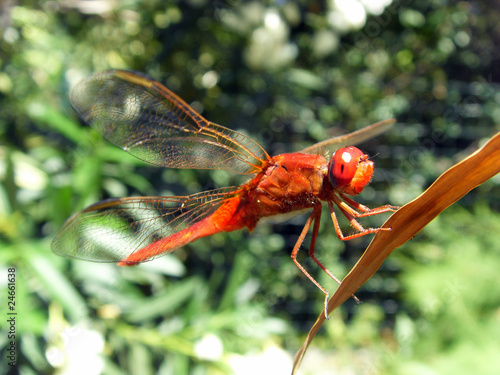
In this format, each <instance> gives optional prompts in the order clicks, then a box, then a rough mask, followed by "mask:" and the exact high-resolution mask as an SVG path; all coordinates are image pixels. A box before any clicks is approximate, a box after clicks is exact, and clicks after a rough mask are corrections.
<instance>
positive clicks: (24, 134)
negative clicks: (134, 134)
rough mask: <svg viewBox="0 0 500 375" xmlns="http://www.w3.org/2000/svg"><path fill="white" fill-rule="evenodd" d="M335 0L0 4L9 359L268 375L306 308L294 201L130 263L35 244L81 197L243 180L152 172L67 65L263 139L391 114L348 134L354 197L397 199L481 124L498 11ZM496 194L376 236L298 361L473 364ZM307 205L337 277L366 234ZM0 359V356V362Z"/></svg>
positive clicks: (487, 363) (303, 140) (493, 319)
mask: <svg viewBox="0 0 500 375" xmlns="http://www.w3.org/2000/svg"><path fill="white" fill-rule="evenodd" d="M333 4H334V2H333V1H332V2H327V4H326V5H322V4H320V3H318V4H316V5H314V6H311V5H310V4H309V2H305V1H302V2H257V1H255V2H237V1H227V2H225V1H216V2H208V1H203V0H201V1H186V2H184V1H182V2H175V1H172V2H164V1H158V0H155V1H149V2H142V1H135V0H134V1H127V2H105V1H102V2H57V1H38V2H30V1H25V2H21V3H19V4H16V3H13V2H7V3H6V4H5V5H0V7H2V18H1V19H0V31H2V32H1V33H0V35H1V38H2V39H1V40H0V64H1V67H2V69H1V71H0V103H1V111H0V266H1V269H2V270H6V269H7V268H9V267H15V268H16V276H17V283H16V298H17V302H18V303H17V305H16V306H17V307H18V314H19V320H18V326H17V327H16V328H17V332H16V333H17V336H16V340H17V344H18V347H17V348H18V351H17V358H18V370H19V371H20V372H21V373H26V374H31V373H36V374H50V373H54V372H55V371H56V369H66V370H67V372H66V373H76V372H75V371H76V370H75V368H76V369H80V370H81V368H86V371H87V372H86V373H88V374H92V373H98V370H99V368H100V367H101V366H104V370H103V373H105V374H122V373H128V374H135V373H137V374H156V373H158V374H185V373H200V374H202V373H208V374H219V373H231V372H238V373H242V372H243V370H241V369H244V370H246V371H248V370H249V369H251V370H253V372H254V373H259V372H264V370H266V371H271V370H273V369H275V371H271V372H272V373H287V372H288V369H289V368H290V363H291V357H290V354H287V352H284V350H286V351H288V352H293V351H294V350H296V349H297V348H298V347H299V345H300V343H301V340H302V338H303V336H304V334H305V332H307V330H308V328H309V326H310V325H311V323H312V322H313V321H314V319H315V317H316V316H317V315H318V314H319V312H320V311H321V308H322V306H323V295H322V293H321V292H319V291H318V290H317V289H316V288H315V286H314V285H312V284H311V285H310V283H309V282H308V281H307V280H306V279H305V278H303V277H302V276H301V275H299V274H300V271H299V270H297V269H296V267H295V265H294V264H293V263H292V262H291V260H290V257H289V254H290V251H291V249H292V247H293V244H294V243H295V241H296V239H297V236H298V234H299V233H300V230H301V229H302V226H303V224H304V221H305V218H304V216H303V215H300V216H298V217H296V218H293V219H290V220H288V221H285V222H273V221H270V222H269V221H268V222H263V223H261V224H260V225H259V226H258V227H257V228H256V230H255V231H254V232H253V233H251V234H249V233H247V232H246V231H240V232H233V233H229V234H220V235H216V236H213V237H210V238H205V239H201V240H199V241H197V242H195V243H193V244H190V245H189V246H186V248H185V249H181V250H178V251H177V252H175V253H174V254H171V255H168V256H166V257H163V258H160V259H157V260H155V261H154V262H151V263H149V264H145V265H141V266H139V267H135V268H127V269H123V268H119V267H116V266H115V265H110V264H95V263H85V262H81V261H77V260H71V259H62V258H59V257H57V256H55V255H54V254H53V253H52V252H51V251H50V241H51V238H52V237H53V235H54V233H55V231H56V230H57V229H58V228H59V227H60V226H61V225H62V223H63V222H64V220H66V219H67V218H68V217H69V216H70V215H72V214H73V213H75V212H76V211H78V210H79V209H82V208H84V207H86V206H87V205H89V204H92V203H95V202H96V201H98V200H99V199H103V198H107V197H120V196H129V195H167V194H169V195H172V194H175V195H185V194H189V193H194V192H198V191H202V190H205V189H207V188H209V187H213V186H214V185H215V186H227V185H232V184H239V183H241V182H244V181H242V180H238V179H237V178H234V177H233V176H229V175H227V174H225V173H224V172H223V173H221V172H218V171H214V172H213V173H212V172H210V173H209V172H204V171H191V170H179V171H177V170H175V171H172V170H164V171H162V170H160V169H157V168H152V167H149V166H146V165H145V164H144V163H143V162H141V161H138V160H137V159H135V158H133V157H131V156H130V155H128V154H127V153H125V152H123V151H122V150H119V149H117V148H115V147H114V146H112V145H110V144H108V143H107V142H106V141H104V140H102V139H101V138H100V137H99V136H97V135H96V134H95V132H93V131H92V130H91V129H89V128H87V127H85V126H84V125H81V124H80V122H79V121H78V119H77V118H76V116H75V115H74V113H73V111H72V109H71V108H70V104H69V101H68V92H69V89H70V87H71V86H72V85H73V84H75V83H76V82H77V81H78V80H79V79H81V78H83V77H84V76H86V75H87V74H90V73H92V72H95V71H100V70H105V69H116V68H124V69H133V70H138V71H142V72H146V73H148V74H149V75H151V76H153V77H154V78H155V79H157V80H159V81H161V82H163V83H165V84H166V85H167V86H168V87H169V88H171V89H172V90H173V91H174V92H176V93H177V94H178V95H179V96H180V97H182V98H184V99H185V100H186V101H187V102H189V103H192V104H193V106H194V107H195V108H196V109H197V110H200V111H202V113H203V115H204V116H205V117H206V118H208V119H210V120H212V121H215V122H217V123H220V124H222V125H224V126H227V127H230V128H232V129H235V130H239V131H243V132H245V133H248V134H249V135H250V136H251V137H252V138H253V139H255V140H257V141H259V142H260V143H261V144H262V145H263V146H264V147H265V148H266V150H268V152H269V153H270V154H278V153H282V152H289V151H296V150H300V149H301V148H302V147H304V146H307V145H310V144H312V143H314V142H316V141H321V140H323V139H325V138H328V137H330V136H332V135H334V134H339V133H342V132H347V131H351V130H355V129H358V128H360V127H362V126H364V125H368V124H370V123H373V122H376V121H378V120H382V119H386V118H389V117H393V116H395V117H397V118H398V120H399V122H400V125H399V126H398V127H397V128H396V129H395V130H394V131H392V132H391V133H390V134H387V135H384V136H382V137H380V138H378V139H375V140H373V141H370V142H368V143H366V144H365V145H363V147H364V148H365V150H366V151H367V152H369V153H371V154H378V155H377V157H376V159H375V161H376V164H377V168H378V169H377V172H376V175H375V177H374V180H373V181H372V184H371V185H370V187H368V188H367V189H365V191H364V192H363V194H362V195H361V196H360V197H358V198H357V199H358V200H359V201H360V202H362V203H364V204H366V205H368V206H377V205H381V204H386V203H391V204H398V205H402V204H404V203H406V202H407V201H409V200H411V199H413V198H414V197H415V196H416V195H417V194H418V193H419V192H421V191H422V190H423V189H424V188H425V187H427V186H428V185H429V184H430V183H431V182H432V181H433V180H434V179H435V178H436V177H437V176H438V175H439V174H440V173H441V172H443V171H444V170H445V169H446V168H448V167H449V166H450V165H452V164H453V163H454V162H455V161H456V160H457V159H459V158H461V157H463V156H465V155H467V154H468V153H470V152H472V151H473V150H474V148H476V146H477V144H478V143H479V142H481V139H483V138H486V137H488V136H489V135H491V134H492V133H493V132H494V131H495V129H497V130H498V125H495V124H500V110H499V109H498V108H499V102H500V95H499V94H498V84H497V83H498V77H497V75H496V74H497V69H495V68H496V65H498V64H497V63H498V55H497V50H498V48H497V46H496V45H495V39H494V38H493V37H492V31H491V30H494V28H495V27H496V24H497V21H498V16H499V14H498V11H497V10H495V9H493V8H491V7H490V5H489V4H488V3H487V2H473V3H464V2H461V3H456V4H455V3H453V4H442V2H436V1H434V2H417V3H414V4H413V3H411V4H410V3H407V2H403V3H401V2H393V3H392V4H390V5H389V6H387V7H386V8H385V10H384V9H380V12H377V11H376V10H373V11H371V12H368V14H367V16H366V19H365V20H364V21H363V22H361V23H359V24H356V23H354V24H352V23H349V22H347V21H346V19H345V18H342V17H341V13H339V12H340V11H339V10H338V9H334V5H333ZM99 6H102V7H107V8H106V9H104V8H98V7H99ZM359 6H360V7H362V6H361V5H359ZM362 9H364V8H361V10H362ZM382 11H383V12H382ZM357 14H360V13H359V12H358V13H357ZM341 21H342V22H341ZM334 125H341V126H342V129H341V130H338V129H334ZM452 188H453V187H452V186H450V189H452ZM498 202H500V189H499V187H498V179H496V180H493V181H489V182H488V183H486V184H484V185H483V186H481V187H480V188H478V189H476V191H473V192H471V193H470V194H469V195H468V196H466V197H465V198H464V199H463V200H462V201H461V202H460V206H457V207H455V208H453V209H450V210H448V211H446V212H445V213H444V214H443V215H442V216H440V217H438V219H436V220H435V221H434V222H433V223H432V224H431V225H430V226H428V227H427V228H426V229H425V230H424V231H423V232H422V233H421V234H419V235H418V236H417V237H416V238H415V239H414V240H413V241H412V242H411V243H409V244H407V245H406V246H405V247H404V248H402V249H401V252H399V253H396V254H394V256H392V257H391V258H392V259H390V260H389V261H388V262H386V264H385V266H384V268H383V269H381V270H380V272H379V273H378V274H377V275H376V276H375V277H374V278H372V279H371V280H370V281H369V282H368V283H367V285H366V286H364V287H363V288H362V289H361V290H360V291H359V293H358V294H357V296H358V297H359V298H360V299H361V300H362V301H364V303H363V304H361V305H359V306H356V305H355V303H354V302H353V301H352V300H351V301H349V302H348V303H346V305H345V307H344V309H343V310H341V311H340V312H337V313H335V314H334V316H333V319H332V320H331V321H329V322H327V324H326V325H325V328H326V329H325V332H324V334H323V335H321V336H320V337H318V338H317V339H316V341H315V344H316V347H315V348H312V349H313V350H311V352H310V353H308V354H307V355H306V359H305V362H304V367H303V371H304V373H305V374H307V373H319V372H321V371H328V372H331V370H332V368H335V369H337V370H338V371H339V372H340V371H341V370H342V369H344V370H346V371H347V369H350V370H352V371H353V372H357V373H368V372H372V373H380V374H390V373H394V374H402V373H403V374H404V373H408V374H413V373H422V372H429V373H454V374H460V373H470V372H471V371H472V369H474V370H476V371H477V372H480V373H484V374H486V373H493V371H494V370H495V367H494V363H493V362H492V358H495V353H496V352H497V351H498V343H497V341H498V340H497V338H498V336H499V333H500V332H499V331H500V326H499V323H498V300H499V297H500V296H499V293H500V292H499V291H500V289H498V287H497V285H498V284H499V283H498V281H499V280H498V272H496V271H497V270H498V268H499V267H500V258H499V257H498V251H497V250H498V249H499V248H500V246H499V243H498V235H497V233H498V232H497V230H499V229H500V228H499V227H500V219H499V217H500V216H499V214H498V209H499V205H498ZM324 214H325V215H324V217H323V221H322V225H321V229H320V232H321V233H320V237H319V238H318V244H317V252H318V257H319V258H320V259H321V261H322V262H323V263H324V264H325V265H326V266H327V267H328V268H329V269H331V270H332V271H333V273H334V274H336V275H339V276H342V275H345V273H346V272H348V270H349V269H350V267H351V266H352V265H353V264H354V263H355V261H356V259H357V257H359V255H360V253H361V252H362V250H363V249H364V248H365V247H366V245H367V241H368V239H361V240H359V241H352V242H351V243H347V244H343V243H340V241H338V240H337V239H336V237H335V233H334V231H333V227H332V224H331V221H330V220H329V218H328V216H327V215H326V212H325V213H324ZM377 220H382V218H374V219H373V220H371V219H368V218H367V220H363V224H366V226H377V225H380V224H381V221H377ZM343 225H344V226H345V227H347V223H343ZM303 253H304V254H299V256H300V257H301V258H300V260H301V262H302V263H303V264H304V265H305V266H306V268H308V269H309V270H311V271H312V272H313V273H314V275H315V276H316V277H317V278H318V280H319V281H320V282H321V283H322V284H323V285H325V286H326V287H327V288H328V289H330V290H333V289H334V288H335V284H334V282H333V281H332V280H330V279H329V278H328V277H327V276H325V275H323V274H322V273H320V272H316V271H315V270H316V268H317V267H316V266H315V265H314V263H313V262H311V261H310V260H309V259H308V258H307V256H306V253H307V251H306V250H305V249H304V251H303ZM5 274H6V273H5V272H3V273H2V278H3V280H5V277H4V275H5ZM3 282H4V283H5V281H3ZM2 289H5V288H2ZM0 296H5V294H0ZM5 301H6V300H5V297H4V299H3V300H2V305H4V306H5V305H6V303H5ZM2 313H3V315H2V319H3V318H5V316H6V312H4V310H2ZM3 327H4V326H3V325H2V331H1V332H0V347H2V348H4V347H6V346H7V344H8V342H7V333H6V332H5V329H4V328H3ZM313 346H314V344H313ZM268 358H273V361H269V360H268ZM2 360H3V359H2ZM266 361H267V362H266ZM276 363H278V365H276ZM272 366H278V367H276V368H273V367H272ZM287 366H288V367H287ZM238 369H239V370H240V371H238ZM8 370H9V368H8V367H6V366H4V363H3V362H2V366H0V374H3V373H7V371H8Z"/></svg>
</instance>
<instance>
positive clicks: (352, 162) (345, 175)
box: [328, 146, 364, 189]
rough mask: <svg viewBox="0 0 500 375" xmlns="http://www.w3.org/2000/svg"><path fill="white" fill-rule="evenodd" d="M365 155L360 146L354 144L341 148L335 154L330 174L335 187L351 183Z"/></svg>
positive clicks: (331, 162)
mask: <svg viewBox="0 0 500 375" xmlns="http://www.w3.org/2000/svg"><path fill="white" fill-rule="evenodd" d="M363 155H364V154H363V152H362V151H361V150H360V149H359V148H356V147H353V146H349V147H343V148H340V149H338V150H337V151H336V152H335V154H333V156H332V159H331V161H330V167H329V170H328V176H329V178H330V182H331V183H332V185H333V187H334V188H336V189H338V188H342V187H344V186H347V185H349V184H350V182H351V180H352V179H353V178H354V175H355V174H356V171H357V169H358V164H359V162H360V160H361V157H362V156H363Z"/></svg>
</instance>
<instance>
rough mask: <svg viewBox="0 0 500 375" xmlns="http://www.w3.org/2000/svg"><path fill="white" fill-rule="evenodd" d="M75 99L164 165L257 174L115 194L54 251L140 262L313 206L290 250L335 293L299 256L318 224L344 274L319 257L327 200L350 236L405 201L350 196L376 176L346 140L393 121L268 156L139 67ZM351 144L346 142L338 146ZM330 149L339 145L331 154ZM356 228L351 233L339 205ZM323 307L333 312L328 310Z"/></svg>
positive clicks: (86, 88)
mask: <svg viewBox="0 0 500 375" xmlns="http://www.w3.org/2000/svg"><path fill="white" fill-rule="evenodd" d="M70 101H71V104H72V106H73V108H74V109H75V111H76V112H77V113H78V115H79V116H80V117H81V119H82V120H83V121H84V122H86V123H88V124H89V125H90V126H91V127H92V128H94V129H95V130H96V131H97V132H98V133H99V134H100V135H101V136H102V137H104V138H105V139H107V140H108V141H109V142H111V143H113V144H114V145H116V146H118V147H120V148H122V149H123V150H124V151H127V152H129V153H130V154H132V155H134V156H135V157H137V158H139V159H141V160H143V161H145V162H148V163H150V164H153V165H155V166H160V167H166V168H190V169H220V170H226V171H230V172H234V173H237V174H240V175H247V176H251V177H250V178H249V180H248V182H247V183H245V184H243V185H241V186H236V187H224V188H219V189H215V190H210V191H204V192H200V193H197V194H192V195H187V196H158V197H128V198H111V199H107V200H104V201H101V202H98V203H96V204H93V205H91V206H89V207H87V208H85V209H83V210H82V211H80V212H78V213H76V214H75V215H73V216H72V217H70V218H69V219H68V220H67V221H66V222H65V223H64V224H63V226H62V227H61V228H60V229H59V231H58V232H57V233H56V235H55V237H54V239H53V241H52V249H53V251H54V252H55V253H56V254H59V255H62V256H66V257H71V258H78V259H83V260H88V261H95V262H116V263H117V264H118V265H120V266H133V265H137V264H139V263H142V262H145V261H149V260H152V259H154V258H156V257H158V256H161V255H165V254H169V253H171V252H173V251H174V250H177V249H179V248H181V247H183V246H185V245H187V244H189V243H191V242H193V241H195V240H197V239H199V238H202V237H206V236H210V235H213V234H215V233H219V232H230V231H234V230H238V229H242V228H247V229H248V230H250V231H252V230H253V229H254V228H255V227H256V225H257V223H258V222H259V220H260V219H262V218H264V217H270V216H275V215H280V214H289V213H291V212H294V211H300V210H304V209H312V212H311V214H310V215H309V217H308V218H307V220H306V222H305V225H304V228H303V229H302V232H301V233H300V235H299V237H298V240H297V242H296V243H295V245H294V247H293V250H292V253H291V257H292V260H293V262H294V263H295V264H296V265H297V267H298V268H299V269H300V270H301V271H302V272H303V273H304V274H305V275H306V276H307V277H308V278H309V279H310V280H311V281H312V282H313V283H314V284H315V285H316V286H317V287H318V288H319V289H320V290H321V291H322V292H323V293H324V294H325V305H326V303H327V301H328V298H329V293H328V291H327V289H325V288H324V287H323V286H322V285H320V283H319V282H317V281H316V280H315V279H314V278H313V277H312V276H311V275H310V273H309V272H308V271H307V270H306V269H305V268H304V267H303V266H302V265H301V264H300V263H299V262H298V261H297V254H298V251H299V248H300V247H301V245H302V243H303V242H304V239H305V237H306V235H307V234H308V232H309V230H310V228H311V227H312V236H311V240H310V246H309V256H310V257H311V258H312V259H313V260H314V262H315V263H316V264H317V265H318V266H319V267H320V268H321V269H322V270H323V271H324V272H326V273H327V274H328V275H329V276H330V277H331V278H332V279H334V280H335V281H336V282H338V283H340V280H338V279H337V278H336V277H335V276H334V275H333V274H332V273H331V272H330V271H329V270H328V269H327V268H326V267H325V266H323V264H322V263H321V262H320V261H319V260H318V259H317V258H316V256H315V251H314V250H315V245H316V239H317V237H318V231H319V227H320V219H321V212H322V202H326V204H327V205H328V209H329V212H330V215H331V218H332V221H333V225H334V228H335V232H336V234H337V236H338V238H339V239H341V240H344V241H346V240H351V239H354V238H358V237H361V236H365V235H367V234H371V233H377V232H379V231H387V230H390V228H364V227H363V226H362V225H361V224H360V223H359V222H358V220H357V219H359V218H362V217H366V216H372V215H378V214H381V213H384V212H392V211H395V210H397V207H395V206H391V205H384V206H381V207H377V208H371V209H370V208H368V207H366V206H364V205H362V204H360V203H358V202H356V201H354V200H353V199H352V198H350V197H349V196H355V195H358V194H359V193H361V192H362V190H363V189H364V187H365V186H366V185H367V184H368V183H369V182H370V180H371V178H372V174H373V169H374V162H373V160H371V159H370V158H369V156H368V155H367V154H365V153H363V152H362V151H361V150H360V149H359V148H357V147H354V146H348V144H349V143H350V144H355V143H359V142H362V141H364V140H367V139H369V138H371V137H374V136H376V135H378V134H380V133H382V132H384V131H386V130H388V129H389V128H390V127H391V126H392V125H393V124H394V122H395V120H394V119H390V120H385V121H381V122H379V123H376V124H373V125H370V126H368V127H365V128H363V129H361V130H358V131H356V132H353V133H350V134H348V135H344V136H340V137H336V138H331V139H329V140H326V141H323V142H319V143H317V144H315V145H313V146H310V147H307V148H305V149H303V150H302V151H300V152H297V153H285V154H281V155H277V156H274V157H270V156H269V155H268V153H267V152H266V151H265V150H264V148H262V147H261V146H260V145H259V144H258V143H257V142H256V141H254V140H252V139H251V138H249V137H247V136H246V135H244V134H242V133H239V132H237V131H234V130H231V129H228V128H226V127H223V126H221V125H217V124H215V123H213V122H210V121H208V120H206V119H205V118H203V117H202V116H201V115H200V114H199V113H197V112H196V111H195V110H194V109H193V108H192V107H191V106H190V105H188V104H187V103H186V102H185V101H184V100H182V99H181V98H180V97H178V96H177V95H176V94H174V93H173V92H172V91H170V90H169V89H168V88H166V87H165V86H164V85H162V84H161V83H159V82H157V81H155V80H153V79H151V78H149V77H147V76H146V75H143V74H141V73H137V72H131V71H123V70H113V71H106V72H101V73H95V74H93V75H91V76H90V77H88V78H86V79H84V80H83V81H82V82H80V83H79V84H77V85H76V86H75V88H74V89H73V90H72V91H71V93H70ZM340 146H344V147H340ZM332 147H335V148H338V147H340V148H338V149H337V150H336V151H335V152H334V153H333V154H332V156H331V158H329V160H327V158H326V155H327V153H328V151H329V149H331V148H332ZM335 206H336V207H338V209H339V210H340V212H341V213H342V214H343V215H344V216H345V217H346V218H347V219H348V221H349V223H350V224H351V226H352V227H353V228H354V230H355V233H354V234H350V235H344V234H343V232H342V230H341V228H340V225H339V222H338V220H337V216H336V213H335V210H334V207H335ZM325 313H326V315H327V317H328V313H327V312H326V309H325Z"/></svg>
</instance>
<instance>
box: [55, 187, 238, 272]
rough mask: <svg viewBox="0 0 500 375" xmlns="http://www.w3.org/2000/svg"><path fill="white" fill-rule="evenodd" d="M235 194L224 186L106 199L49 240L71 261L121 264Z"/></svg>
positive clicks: (209, 212)
mask: <svg viewBox="0 0 500 375" xmlns="http://www.w3.org/2000/svg"><path fill="white" fill-rule="evenodd" d="M238 189H239V188H234V187H228V188H223V189H216V190H211V191H206V192H203V193H198V194H193V195H190V196H184V197H137V198H119V199H108V200H105V201H102V202H99V203H96V204H94V205H92V206H90V207H88V208H86V209H84V210H83V211H80V212H79V213H77V214H75V215H74V216H72V217H71V218H69V219H68V220H67V221H66V223H65V224H64V225H63V227H62V228H61V229H60V230H59V231H58V232H57V234H56V236H55V238H54V240H53V241H52V250H53V251H54V252H55V253H56V254H58V255H63V256H67V257H71V258H78V259H84V260H89V261H95V262H120V261H122V260H124V259H126V258H128V257H129V256H130V255H132V254H134V253H135V252H137V251H139V250H141V249H143V248H145V247H146V246H148V245H150V244H152V243H154V242H156V241H159V240H161V239H164V238H166V237H169V236H171V235H173V234H175V233H178V232H180V231H182V230H183V229H185V228H188V227H190V226H192V225H195V224H196V223H199V222H201V221H202V220H203V219H205V218H207V217H208V216H210V215H211V214H213V213H214V212H215V211H216V210H217V209H218V208H219V207H220V205H221V203H222V202H224V201H225V200H226V199H229V198H230V197H232V196H234V194H236V193H237V191H238ZM178 247H180V246H177V247H174V248H170V249H169V250H168V251H167V252H164V253H169V252H172V251H174V250H176V249H177V248H178ZM164 253H163V254H164ZM152 258H154V256H152V257H149V258H148V259H147V260H149V259H152Z"/></svg>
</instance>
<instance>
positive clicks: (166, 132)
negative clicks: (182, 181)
mask: <svg viewBox="0 0 500 375" xmlns="http://www.w3.org/2000/svg"><path fill="white" fill-rule="evenodd" d="M70 100H71V104H72V105H73V108H74V109H75V111H76V112H78V114H79V115H80V116H81V118H82V119H83V120H84V121H85V122H87V123H88V124H90V125H91V126H92V127H93V128H94V129H96V130H97V131H98V132H99V133H100V134H101V135H102V136H103V137H104V138H105V139H107V140H108V141H110V142H111V143H113V144H115V145H116V146H118V147H120V148H122V149H123V150H125V151H127V152H130V153H131V154H132V155H134V156H136V157H137V158H139V159H141V160H144V161H146V162H149V163H152V164H155V165H158V166H162V167H168V168H190V169H224V170H228V171H232V172H235V173H239V174H251V173H256V172H259V171H260V170H261V169H262V167H263V165H264V164H265V162H266V161H267V160H268V159H269V156H268V155H267V153H266V152H265V151H264V149H263V148H262V147H261V146H260V145H259V144H258V143H257V142H255V141H253V140H252V139H250V138H248V137H247V136H245V135H243V134H241V133H238V132H236V131H233V130H231V129H227V128H225V127H223V126H220V125H217V124H214V123H212V122H210V121H207V120H205V119H204V118H203V117H202V116H201V115H200V114H198V113H197V112H196V111H195V110H194V109H193V108H191V107H190V106H189V105H188V104H187V103H186V102H184V101H183V100H182V99H181V98H179V97H178V96H177V95H175V94H174V93H173V92H171V91H170V90H169V89H167V88H166V87H165V86H163V85H162V84H160V83H158V82H156V81H154V80H152V79H150V78H148V77H146V76H144V75H140V74H137V73H132V72H128V71H120V70H116V71H107V72H102V73H96V74H94V75H92V76H90V77H88V78H87V79H85V80H84V81H82V82H81V83H79V84H78V85H77V86H76V87H75V88H74V89H73V90H72V92H71V95H70Z"/></svg>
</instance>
